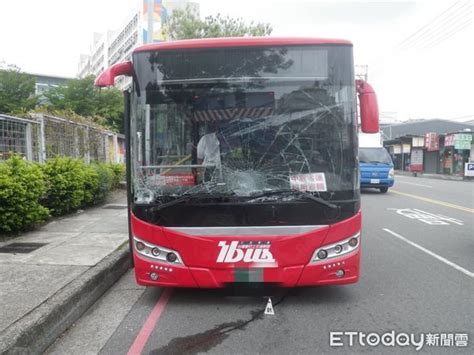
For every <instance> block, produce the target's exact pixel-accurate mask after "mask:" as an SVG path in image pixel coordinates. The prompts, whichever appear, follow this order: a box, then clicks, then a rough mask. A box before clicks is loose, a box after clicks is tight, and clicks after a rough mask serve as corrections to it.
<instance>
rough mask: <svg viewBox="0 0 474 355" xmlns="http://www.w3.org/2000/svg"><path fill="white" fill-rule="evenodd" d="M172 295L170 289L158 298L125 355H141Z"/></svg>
mask: <svg viewBox="0 0 474 355" xmlns="http://www.w3.org/2000/svg"><path fill="white" fill-rule="evenodd" d="M172 293H173V289H172V288H167V289H165V290H164V291H163V293H162V294H161V296H160V298H159V299H158V301H157V302H156V304H155V306H154V307H153V309H152V311H151V313H150V315H149V316H148V318H147V320H146V321H145V323H144V324H143V327H142V329H140V332H139V333H138V335H137V337H136V338H135V340H134V342H133V344H132V346H131V347H130V349H129V350H128V353H127V355H139V354H141V352H142V350H143V348H144V347H145V344H146V342H147V341H148V338H149V337H150V334H151V332H152V331H153V329H155V326H156V323H158V320H159V319H160V317H161V314H162V313H163V310H164V309H165V307H166V304H167V303H168V301H169V299H170V298H171V294H172Z"/></svg>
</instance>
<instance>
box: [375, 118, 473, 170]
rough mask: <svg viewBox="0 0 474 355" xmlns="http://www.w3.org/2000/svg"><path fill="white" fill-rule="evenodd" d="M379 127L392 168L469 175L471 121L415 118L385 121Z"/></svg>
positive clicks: (471, 153)
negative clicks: (383, 124)
mask: <svg viewBox="0 0 474 355" xmlns="http://www.w3.org/2000/svg"><path fill="white" fill-rule="evenodd" d="M381 130H382V131H383V135H384V143H383V144H384V147H385V148H386V149H387V150H388V152H389V153H390V155H391V157H392V160H393V163H394V166H395V169H396V170H402V171H411V172H416V173H418V172H420V173H427V174H447V175H456V176H470V173H469V171H468V170H469V168H470V167H471V166H472V164H473V163H474V144H473V143H474V137H473V136H474V125H473V124H470V123H459V122H453V121H448V120H418V121H414V122H406V123H401V124H396V125H387V126H384V127H382V128H381ZM473 173H474V172H473Z"/></svg>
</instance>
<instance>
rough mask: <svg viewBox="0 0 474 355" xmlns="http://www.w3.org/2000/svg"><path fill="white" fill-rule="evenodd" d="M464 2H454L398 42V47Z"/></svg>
mask: <svg viewBox="0 0 474 355" xmlns="http://www.w3.org/2000/svg"><path fill="white" fill-rule="evenodd" d="M460 3H462V2H461V1H458V2H456V3H454V4H453V5H451V6H450V7H448V8H447V9H446V10H444V11H443V12H442V13H441V14H439V15H438V16H436V17H435V18H433V19H432V20H431V21H429V22H428V23H427V24H425V25H424V26H422V27H421V28H420V29H418V30H417V31H415V32H414V33H412V34H411V35H409V36H408V37H406V38H405V39H404V40H402V41H401V42H400V43H398V45H397V46H396V48H399V47H402V45H407V44H408V43H410V42H411V40H412V38H415V36H417V35H418V34H419V33H420V32H421V33H423V32H425V30H426V29H427V28H428V27H429V26H430V25H431V24H432V23H434V22H436V21H437V20H438V19H439V18H441V17H443V16H444V15H445V14H447V13H449V11H451V9H453V8H455V7H456V6H457V5H458V4H460Z"/></svg>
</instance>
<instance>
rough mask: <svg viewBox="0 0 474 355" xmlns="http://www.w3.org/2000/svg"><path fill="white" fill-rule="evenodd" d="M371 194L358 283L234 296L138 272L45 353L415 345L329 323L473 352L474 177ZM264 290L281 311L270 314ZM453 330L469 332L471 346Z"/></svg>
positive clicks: (408, 349) (408, 180) (408, 183)
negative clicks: (166, 283) (147, 279)
mask: <svg viewBox="0 0 474 355" xmlns="http://www.w3.org/2000/svg"><path fill="white" fill-rule="evenodd" d="M362 205H363V206H362V210H363V237H362V238H363V239H362V240H363V242H362V243H363V246H362V247H363V254H362V275H361V280H360V282H359V283H357V284H355V285H348V286H332V287H318V288H303V289H291V290H277V291H268V290H263V291H259V292H244V293H243V294H241V295H233V294H229V293H228V292H224V291H220V290H216V291H209V290H206V291H204V290H178V289H175V290H165V291H164V290H162V289H158V288H143V287H139V286H137V285H136V284H135V282H134V280H133V272H129V273H128V274H127V275H125V276H124V277H123V278H122V280H120V281H119V282H118V283H117V284H116V285H115V286H114V287H113V288H112V289H111V290H110V291H109V292H108V293H107V294H106V295H105V296H104V297H102V299H100V300H99V301H98V302H97V303H96V304H95V305H94V306H93V307H92V308H91V309H90V310H89V311H88V312H87V313H86V314H85V315H84V316H83V317H82V318H81V319H80V320H79V321H78V322H77V323H76V325H75V326H74V327H73V328H71V329H70V330H69V331H68V332H66V333H65V334H64V335H63V336H62V337H61V338H60V339H58V341H57V342H56V343H55V344H54V345H53V346H52V347H51V348H50V349H49V352H48V353H50V354H64V353H68V354H71V353H75V354H85V353H90V354H95V353H99V352H100V353H102V354H125V353H127V352H129V353H135V351H138V350H140V349H142V351H141V353H142V354H175V353H176V354H187V353H199V352H208V353H211V354H228V353H239V354H253V353H264V354H288V353H297V354H300V353H301V354H306V353H308V354H310V353H311V354H315V353H331V354H333V353H334V354H339V353H353V352H371V353H374V354H379V353H391V354H400V353H416V350H415V346H414V345H407V344H405V346H383V345H378V346H370V345H367V344H366V341H365V340H364V339H363V342H364V343H365V344H366V345H365V346H364V345H361V344H360V343H359V341H358V340H357V339H355V340H354V345H353V346H350V345H349V336H347V335H344V336H342V337H341V340H340V342H342V343H343V346H342V347H331V346H330V344H329V339H330V335H329V334H330V332H331V331H333V332H334V331H339V332H348V331H357V332H364V333H365V334H367V333H372V332H376V333H378V334H379V335H383V334H385V333H388V334H390V332H392V331H394V332H395V333H392V334H394V335H395V336H396V335H400V334H401V333H407V334H411V333H413V334H414V336H415V340H416V341H419V340H420V337H421V336H422V335H423V334H424V336H425V338H424V342H423V343H424V344H423V347H422V349H421V352H424V353H430V354H432V353H434V354H436V353H439V354H448V353H449V354H451V353H456V354H458V353H459V354H473V353H474V257H473V255H474V183H469V182H457V181H443V180H434V179H425V178H412V177H405V176H401V177H397V182H396V186H395V187H394V188H393V189H392V190H389V192H388V193H387V194H380V193H378V192H377V191H375V190H374V191H371V190H367V191H365V192H364V193H363V196H362ZM267 296H272V301H273V304H274V311H275V315H264V314H263V310H264V309H265V305H266V303H267V300H268V298H267ZM154 321H156V322H154ZM428 333H430V334H433V336H431V335H427V334H428ZM436 334H438V335H436ZM451 334H452V335H451ZM456 334H467V335H468V341H467V347H464V346H461V345H464V344H463V341H462V336H459V335H456ZM451 336H452V337H453V339H452V341H451V340H450V339H451V338H450V337H451ZM371 339H372V340H373V341H374V342H376V338H374V337H372V338H371ZM385 339H386V341H387V342H390V338H385ZM404 339H405V338H403V337H401V338H399V340H400V342H401V343H402V345H403V343H405V341H404ZM429 339H432V340H433V342H435V343H437V344H438V346H429V345H428V344H429V343H430V341H429ZM446 339H447V340H446ZM335 340H336V341H337V342H339V340H338V339H335ZM442 340H443V344H444V346H441V342H442Z"/></svg>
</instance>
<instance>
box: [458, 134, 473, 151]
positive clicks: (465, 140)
mask: <svg viewBox="0 0 474 355" xmlns="http://www.w3.org/2000/svg"><path fill="white" fill-rule="evenodd" d="M471 141H472V135H471V134H465V133H459V134H455V135H454V149H458V150H465V149H471Z"/></svg>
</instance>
